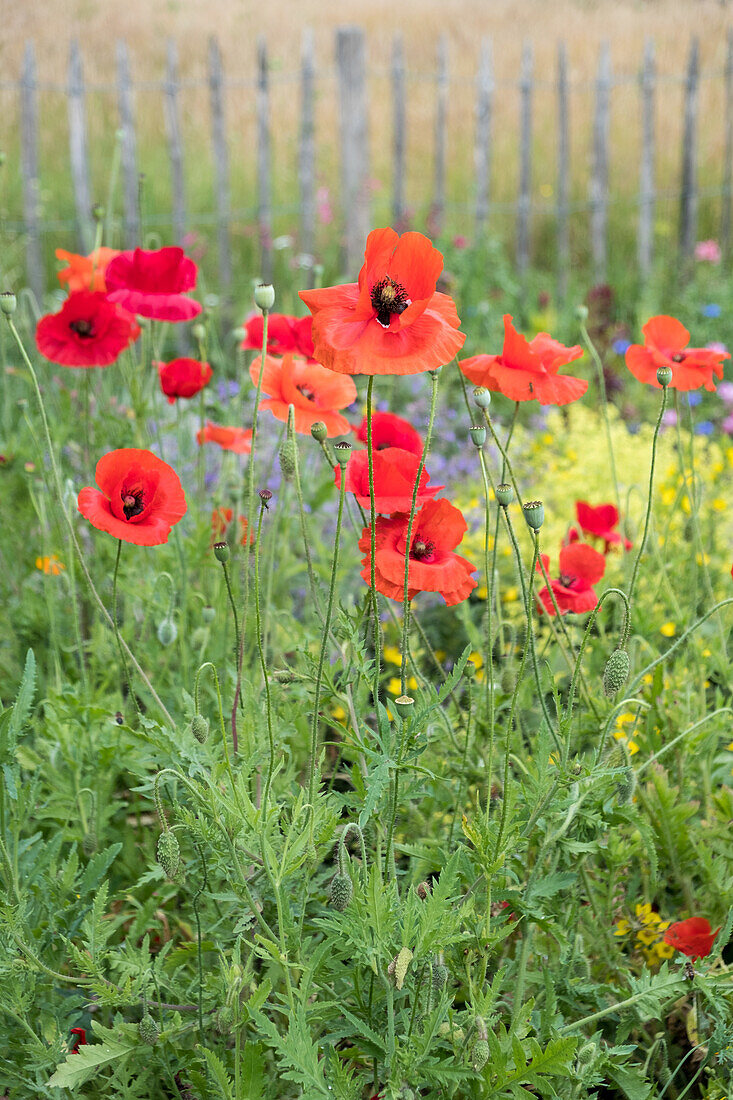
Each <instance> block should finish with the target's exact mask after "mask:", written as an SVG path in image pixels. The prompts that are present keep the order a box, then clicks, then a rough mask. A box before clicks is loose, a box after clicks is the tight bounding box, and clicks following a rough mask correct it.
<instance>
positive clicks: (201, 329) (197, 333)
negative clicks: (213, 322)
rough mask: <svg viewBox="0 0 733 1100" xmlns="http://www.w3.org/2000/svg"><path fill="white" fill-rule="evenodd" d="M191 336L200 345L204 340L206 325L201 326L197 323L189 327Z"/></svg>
mask: <svg viewBox="0 0 733 1100" xmlns="http://www.w3.org/2000/svg"><path fill="white" fill-rule="evenodd" d="M191 335H192V336H193V338H194V340H198V342H199V343H200V344H202V343H203V342H204V340H205V339H206V325H202V324H201V322H200V321H197V322H196V324H195V325H192V326H191Z"/></svg>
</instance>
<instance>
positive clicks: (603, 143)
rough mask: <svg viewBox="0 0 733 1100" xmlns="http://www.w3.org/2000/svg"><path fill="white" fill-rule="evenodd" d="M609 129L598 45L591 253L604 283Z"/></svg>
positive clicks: (606, 50)
mask: <svg viewBox="0 0 733 1100" xmlns="http://www.w3.org/2000/svg"><path fill="white" fill-rule="evenodd" d="M610 126H611V47H610V46H609V44H608V42H603V43H601V49H600V54H599V57H598V75H597V77H596V109H595V116H594V121H593V165H592V169H591V177H590V249H591V258H592V264H593V276H594V278H595V280H596V282H597V283H602V282H605V280H606V272H607V265H608V141H609V133H610Z"/></svg>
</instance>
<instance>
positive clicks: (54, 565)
mask: <svg viewBox="0 0 733 1100" xmlns="http://www.w3.org/2000/svg"><path fill="white" fill-rule="evenodd" d="M36 569H40V570H41V572H42V573H45V574H46V575H47V576H48V575H51V576H54V577H58V575H59V573H60V572H61V570H62V569H66V566H65V565H64V563H63V562H61V561H59V559H58V558H57V557H56V555H55V554H50V555H48V556H46V557H43V558H36Z"/></svg>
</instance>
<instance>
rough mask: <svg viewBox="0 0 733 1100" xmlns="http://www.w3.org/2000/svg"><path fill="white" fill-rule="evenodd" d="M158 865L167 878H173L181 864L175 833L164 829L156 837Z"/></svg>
mask: <svg viewBox="0 0 733 1100" xmlns="http://www.w3.org/2000/svg"><path fill="white" fill-rule="evenodd" d="M157 852H158V863H159V864H160V866H161V867H162V868H163V870H164V871H165V873H166V874H167V876H168V878H175V876H176V871H177V870H178V867H179V865H180V862H181V849H180V846H179V844H178V841H177V839H176V835H175V833H173V832H172V831H171V830H170V829H166V831H165V832H164V833H161V834H160V836H159V837H158V848H157Z"/></svg>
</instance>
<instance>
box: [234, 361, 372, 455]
mask: <svg viewBox="0 0 733 1100" xmlns="http://www.w3.org/2000/svg"><path fill="white" fill-rule="evenodd" d="M260 363H261V360H260V359H255V360H254V362H253V363H252V365H251V366H250V368H249V376H250V378H251V379H252V381H253V382H254V384H255V385H257V380H258V378H259V376H260ZM262 392H263V393H266V394H269V397H267V398H265V400H264V401H263V402H262V408H263V409H269V410H270V412H271V413H272V415H273V416H274V417H275V418H276V419H277V420H282V421H285V422H287V419H288V407H289V406H290V405H293V406H294V408H295V430H296V432H300V433H302V434H303V435H307V434H308V432H310V430H311V425H312V424H315V423H316V421H318V420H322V421H323V423H324V424H325V425H326V433H327V435H329V436H334V435H344V433H345V432H349V431H351V424H350V423H349V422H348V420H347V419H346V417H345V416H341V414H340V413H339V412H337V411H336V410H337V409H344V408H346V406H347V405H351V403H352V402H353V401H356V386H355V385H354V380H353V378H342V377H339V375H338V374H334V372H333V371H331V370H326V368H325V367H322V366H321V365H320V363H312V362H309V361H308V360H307V359H301V358H300V357H299V356H295V355H293V354H292V353H291V352H289V353H287V354H286V355H284V356H283V358H282V359H276V358H274V357H273V356H271V355H266V356H265V370H264V373H263V375H262Z"/></svg>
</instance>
